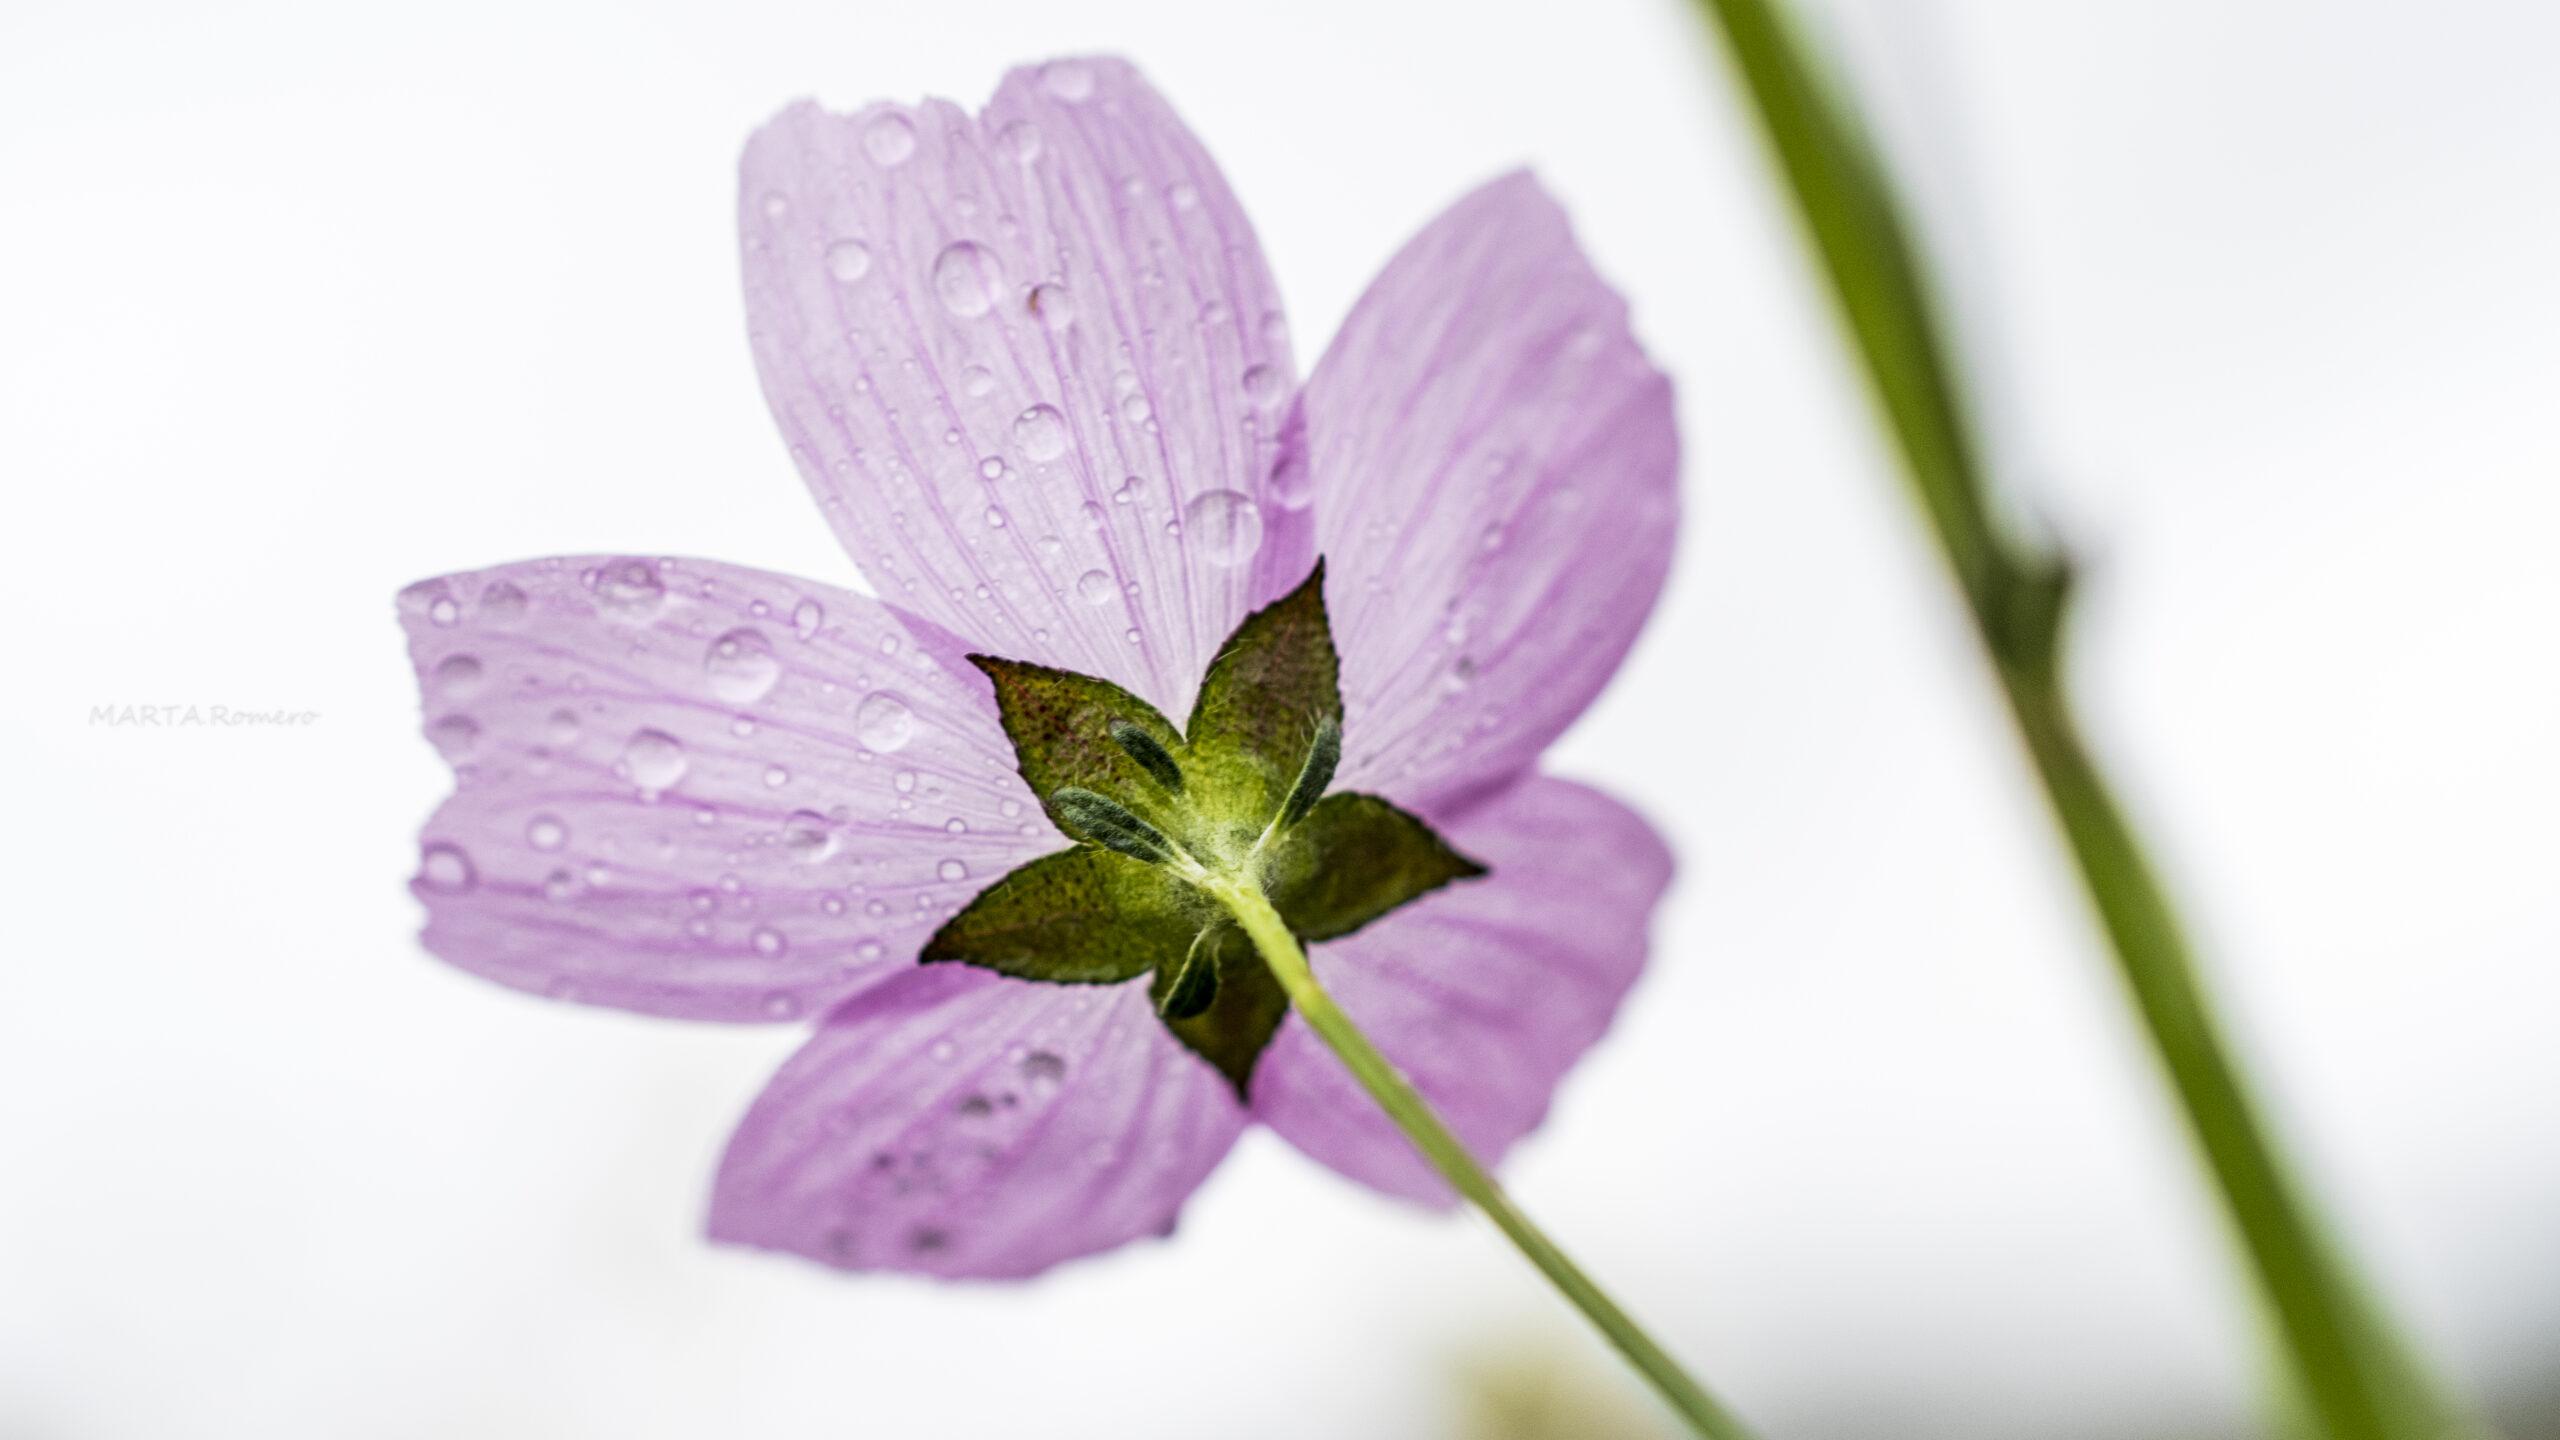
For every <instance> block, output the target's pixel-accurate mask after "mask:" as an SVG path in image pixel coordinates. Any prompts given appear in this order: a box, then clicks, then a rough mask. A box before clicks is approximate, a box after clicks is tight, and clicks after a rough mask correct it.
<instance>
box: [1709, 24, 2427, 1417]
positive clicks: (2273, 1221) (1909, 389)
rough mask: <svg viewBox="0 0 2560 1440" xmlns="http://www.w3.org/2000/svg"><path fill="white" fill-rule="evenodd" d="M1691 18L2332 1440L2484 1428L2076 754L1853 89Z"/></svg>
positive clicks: (2060, 565)
mask: <svg viewBox="0 0 2560 1440" xmlns="http://www.w3.org/2000/svg"><path fill="white" fill-rule="evenodd" d="M1697 3H1698V5H1699V8H1700V9H1701V10H1703V11H1704V12H1705V13H1706V15H1707V16H1708V18H1709V19H1710V20H1711V21H1712V22H1713V23H1714V25H1715V26H1716V28H1717V29H1718V31H1719V32H1720V33H1721V34H1722V36H1723V38H1724V41H1725V44H1726V48H1727V50H1728V51H1729V52H1730V54H1731V57H1732V60H1733V62H1734V67H1735V70H1736V72H1737V74H1738V75H1739V77H1740V80H1741V82H1742V87H1741V88H1742V91H1743V94H1744V96H1745V98H1746V99H1747V100H1748V101H1749V102H1750V103H1751V104H1752V106H1753V107H1754V108H1755V109H1756V111H1757V113H1758V116H1759V118H1760V120H1761V122H1762V124H1763V126H1764V128H1765V130H1766V133H1767V137H1768V139H1769V141H1770V146H1771V149H1772V151H1773V153H1774V158H1775V161H1776V164H1777V168H1778V171H1779V173H1780V175H1781V176H1782V177H1783V179H1784V181H1785V183H1786V185H1787V187H1788V189H1789V191H1790V192H1791V193H1792V195H1793V197H1794V200H1795V203H1796V206H1797V209H1798V211H1799V212H1800V216H1801V218H1802V220H1803V222H1804V227H1805V232H1806V236H1807V239H1808V241H1809V242H1810V245H1811V248H1812V250H1813V253H1814V257H1815V259H1816V260H1817V262H1818V263H1819V265H1820V268H1821V271H1822V274H1823V277H1824V278H1825V279H1826V280H1827V281H1828V282H1829V284H1830V286H1831V289H1832V291H1833V296H1834V298H1835V299H1836V300H1837V301H1838V302H1839V309H1840V314H1841V318H1842V319H1843V321H1844V322H1845V324H1846V327H1847V330H1848V337H1849V339H1850V340H1851V342H1852V343H1853V345H1854V346H1855V348H1856V350H1857V353H1858V356H1859V358H1860V359H1861V360H1862V361H1863V362H1864V365H1865V368H1866V372H1867V377H1868V379H1869V381H1870V382H1871V383H1872V385H1873V388H1874V391H1875V397H1876V401H1877V403H1878V406H1879V408H1880V409H1881V410H1882V411H1883V413H1884V418H1885V420H1886V422H1887V428H1888V430H1889V432H1890V434H1891V438H1892V440H1893V442H1894V444H1895V445H1896V446H1897V448H1898V449H1899V451H1900V457H1901V460H1902V463H1903V469H1904V473H1905V475H1906V476H1907V478H1908V480H1909V481H1910V484H1911V488H1912V491H1913V495H1914V498H1915V499H1917V500H1918V502H1919V504H1920V508H1921V511H1922V513H1923V514H1924V515H1926V517H1927V518H1928V521H1929V527H1930V531H1931V534H1932V535H1933V537H1934V538H1935V539H1936V541H1937V543H1938V547H1939V549H1940V550H1941V551H1942V552H1943V553H1944V555H1945V558H1946V561H1947V565H1948V568H1949V569H1950V570H1951V571H1952V572H1953V573H1954V576H1955V580H1956V584H1957V586H1958V588H1959V589H1961V590H1962V591H1963V594H1964V598H1965V602H1966V604H1967V606H1968V607H1969V608H1970V610H1971V612H1972V616H1973V621H1974V625H1975V628H1976V629H1977V630H1978V631H1979V633H1980V635H1981V638H1982V641H1983V645H1984V648H1985V649H1986V650H1987V651H1988V652H1989V654H1990V658H1991V661H1992V666H1993V669H1994V671H1995V673H1996V674H1997V675H1998V677H1999V681H2000V685H2001V689H2002V691H2003V693H2004V694H2005V695H2006V697H2007V699H2008V703H2009V711H2010V714H2011V715H2012V716H2013V717H2014V718H2015V720H2016V722H2017V726H2018V733H2019V736H2020V738H2021V740H2022V741H2023V742H2024V743H2025V746H2026V750H2027V754H2028V757H2029V758H2030V760H2031V761H2032V762H2033V764H2034V766H2035V771H2036V775H2037V777H2038V779H2039V780H2040V781H2041V782H2042V783H2043V786H2044V790H2045V795H2046V798H2047V799H2048V800H2049V801H2050V802H2051V804H2052V808H2053V812H2054V815H2055V817H2056V819H2057V820H2058V821H2059V823H2060V826H2061V830H2062V834H2063V837H2064V839H2065V840H2066V841H2067V842H2068V844H2069V847H2070V850H2071V854H2072V857H2073V859H2074V860H2075V861H2076V862H2077V864H2078V866H2079V870H2080V877H2081V880H2082V882H2083V884H2084V885H2085V886H2086V888H2087V890H2088V893H2089V898H2090V900H2091V902H2092V903H2093V905H2094V907H2095V909H2096V910H2097V913H2098V918H2099V920H2100V922H2101V923H2102V925H2103V926H2104V928H2105V930H2106V934H2107V939H2108V941H2109V942H2110V945H2111V947H2112V950H2113V952H2114V956H2115V961H2116V966H2117V969H2118V971H2119V972H2120V974H2121V976H2122V978H2123V981H2124V984H2125V987H2126V989H2127V991H2128V993H2129V995H2130V997H2131V999H2132V1002H2133V1008H2134V1010H2135V1012H2136V1013H2137V1014H2138V1015H2139V1016H2140V1017H2141V1021H2142V1024H2143V1027H2144V1029H2145V1031H2146V1033H2147V1034H2148V1035H2149V1037H2150V1040H2151V1045H2152V1048H2153V1049H2154V1050H2155V1051H2157V1052H2158V1054H2159V1057H2160V1061H2161V1063H2162V1065H2163V1066H2164V1068H2165V1069H2166V1070H2167V1072H2168V1077H2169V1080H2170V1084H2171V1087H2172V1089H2173V1090H2174V1091H2175V1093H2176V1095H2177V1098H2178V1102H2179V1104H2180V1105H2181V1106H2182V1107H2183V1108H2184V1110H2185V1112H2186V1117H2187V1122H2188V1125H2189V1127H2190V1129H2191V1130H2192V1132H2193V1134H2194V1136H2195V1139H2196V1142H2197V1145H2198V1148H2199V1149H2200V1150H2201V1151H2202V1152H2203V1155H2204V1158H2205V1161H2206V1163H2207V1165H2208V1167H2209V1168H2210V1170H2211V1172H2212V1175H2213V1178H2214V1180H2215V1181H2216V1182H2217V1184H2218V1185H2219V1186H2220V1188H2221V1191H2222V1199H2223V1203H2224V1206H2225V1208H2226V1210H2227V1211H2228V1213H2229V1215H2230V1218H2231V1222H2232V1225H2233V1227H2234V1229H2235V1230H2236V1231H2237V1232H2238V1234H2239V1237H2240V1241H2241V1245H2242V1247H2243V1249H2244V1250H2245V1251H2246V1252H2247V1255H2248V1258H2249V1260H2250V1263H2251V1264H2252V1265H2253V1267H2254V1268H2255V1270H2256V1274H2257V1280H2258V1285H2259V1288H2260V1290H2261V1291H2262V1293H2263V1294H2264V1296H2265V1298H2266V1301H2267V1303H2268V1306H2269V1308H2270V1310H2271V1311H2272V1312H2273V1315H2274V1318H2275V1321H2276V1328H2277V1330H2278V1331H2279V1332H2280V1334H2281V1337H2282V1340H2283V1345H2284V1350H2285V1352H2286V1354H2287V1355H2288V1356H2289V1358H2290V1361H2291V1367H2292V1370H2293V1373H2294V1376H2295V1379H2296V1380H2297V1381H2298V1383H2299V1385H2300V1388H2301V1393H2302V1396H2303V1398H2304V1399H2305V1400H2306V1401H2307V1402H2308V1406H2309V1410H2310V1413H2311V1415H2312V1416H2313V1417H2314V1418H2315V1419H2316V1421H2317V1422H2318V1425H2319V1428H2320V1430H2321V1431H2322V1432H2323V1433H2324V1434H2326V1435H2328V1436H2330V1437H2332V1440H2444V1437H2447V1436H2451V1435H2456V1434H2467V1433H2476V1432H2472V1431H2469V1430H2467V1429H2465V1428H2464V1422H2463V1421H2462V1420H2461V1418H2460V1417H2461V1411H2460V1410H2459V1409H2458V1408H2457V1407H2456V1406H2454V1405H2453V1404H2452V1403H2450V1401H2449V1400H2448V1399H2447V1398H2446V1397H2445V1395H2444V1394H2443V1392H2442V1391H2440V1390H2439V1389H2438V1388H2437V1386H2436V1384H2435V1382H2434V1381H2433V1380H2432V1378H2431V1377H2430V1376H2429V1374H2428V1372H2427V1370H2426V1368H2425V1367H2424V1366H2423V1365H2422V1364H2421V1363H2419V1361H2418V1359H2417V1358H2416V1356H2415V1355H2414V1354H2413V1353H2411V1352H2410V1350H2409V1349H2408V1348H2407V1347H2406V1345H2405V1344H2404V1343H2403V1342H2402V1341H2401V1340H2400V1338H2399V1335H2398V1332H2397V1330H2396V1329H2395V1328H2394V1327H2393V1326H2392V1325H2390V1324H2389V1323H2387V1321H2386V1320H2385V1319H2384V1317H2383V1316H2382V1314H2381V1313H2380V1312H2379V1310H2378V1309H2377V1308H2375V1306H2374V1304H2373V1302H2372V1301H2371V1300H2370V1298H2369V1297H2368V1296H2367V1294H2366V1292H2365V1291H2364V1290H2363V1288H2362V1287H2361V1286H2360V1285H2358V1284H2357V1282H2356V1280H2355V1278H2354V1270H2353V1267H2351V1266H2350V1265H2349V1264H2347V1262H2346V1261H2345V1260H2344V1259H2343V1258H2342V1257H2341V1255H2340V1254H2339V1253H2338V1252H2337V1250H2336V1249H2334V1248H2333V1246H2332V1244H2331V1242H2330V1240H2329V1238H2328V1237H2327V1236H2326V1235H2325V1234H2324V1233H2323V1231H2322V1229H2321V1228H2320V1226H2319V1225H2318V1224H2317V1223H2316V1222H2315V1220H2314V1218H2313V1212H2312V1208H2311V1206H2310V1205H2309V1204H2308V1203H2307V1201H2306V1199H2305V1197H2304V1195H2303V1194H2302V1192H2301V1191H2300V1190H2299V1189H2298V1188H2297V1186H2296V1184H2295V1182H2294V1181H2293V1179H2292V1178H2291V1176H2290V1175H2288V1173H2287V1172H2286V1170H2285V1167H2284V1165H2283V1164H2282V1162H2281V1160H2280V1159H2279V1156H2278V1152H2277V1149H2276V1146H2275V1145H2274V1143H2273V1142H2272V1141H2271V1140H2270V1138H2269V1135H2268V1130H2267V1127H2266V1124H2265V1122H2264V1121H2263V1120H2262V1119H2261V1118H2260V1115H2259V1111H2258V1107H2257V1105H2256V1104H2255V1103H2254V1102H2253V1101H2252V1099H2251V1098H2250V1095H2249V1090H2248V1087H2247V1085H2246V1084H2245V1083H2244V1081H2243V1078H2242V1075H2241V1071H2240V1067H2239V1065H2238V1063H2237V1062H2236V1061H2235V1060H2234V1059H2233V1058H2232V1054H2231V1050H2230V1047H2229V1046H2228V1044H2227V1043H2226V1042H2225V1040H2224V1038H2223V1035H2222V1030H2221V1027H2220V1026H2219V1024H2217V1023H2216V1021H2215V1019H2214V1015H2213V1011H2212V1007H2211V1006H2210V1004H2209V1003H2208V1002H2207V1000H2206V997H2205V993H2204V987H2203V985H2202V984H2201V983H2200V981H2199V978H2198V976H2197V973H2196V967H2195V963H2194V960H2193V959H2192V958H2191V956H2190V953H2189V951H2188V948H2187V943H2186V940H2185V939H2184V938H2183V936H2182V934H2181V933H2180V927H2179V925H2178V921H2177V917H2176V915H2175V914H2174V912H2173V911H2172V910H2171V908H2170V905H2169V901H2168V898H2167V895H2166V894H2165V892H2164V891H2163V889H2162V887H2161V885H2160V882H2159V879H2158V878H2157V876H2156V875H2155V874H2154V872H2153V870H2152V867H2151V865H2150V863H2149V861H2148V860H2146V859H2145V857H2144V854H2143V849H2142V845H2141V843H2140V841H2139V840H2138V839H2136V837H2135V835H2134V833H2133V828H2132V826H2131V825H2130V824H2129V823H2128V822H2127V820H2126V818H2125V815H2124V812H2123V810H2122V809H2121V808H2120V807H2119V806H2118V804H2117V803H2116V800H2115V797H2114V795H2113V794H2112V793H2111V791H2110V789H2109V787H2108V785H2107V782H2106V778H2105V776H2104V775H2103V774H2101V773H2100V771H2099V768H2098V764H2097V762H2096V760H2095V759H2094V758H2093V757H2092V756H2091V755H2090V753H2089V749H2088V747H2087V745H2086V744H2084V743H2083V741H2082V739H2081V736H2080V730H2079V725H2078V722H2077V721H2076V719H2075V718H2074V716H2073V713H2072V708H2071V704H2070V697H2069V694H2068V692H2067V689H2066V686H2065V684H2064V679H2063V675H2064V670H2063V664H2062V637H2063V620H2064V612H2065V610H2066V609H2067V606H2068V601H2069V598H2070V567H2069V565H2068V563H2067V560H2066V559H2065V557H2062V556H2060V555H2056V554H2053V553H2051V552H2050V551H2049V550H2047V549H2046V548H2044V547H2041V546H2038V545H2035V544H2031V543H2029V542H2028V541H2026V540H2024V539H2022V538H2021V537H2020V536H2018V535H2017V534H2015V533H2014V532H2013V531H2011V530H2010V529H2008V528H2006V527H2005V526H2003V525H2002V524H2001V523H2000V520H1999V515H1998V512H1997V510H1996V508H1995V505H1994V496H1993V492H1992V489H1991V486H1990V483H1989V479H1988V477H1987V475H1986V473H1985V470H1984V467H1983V465H1982V463H1981V458H1980V451H1979V448H1978V447H1977V445H1976V443H1975V434H1974V431H1973V428H1972V426H1971V424H1970V417H1969V415H1968V413H1967V410H1966V406H1965V401H1964V397H1963V393H1962V386H1961V385H1960V383H1959V380H1960V376H1959V373H1958V371H1957V368H1956V366H1955V364H1954V356H1953V351H1952V349H1951V347H1950V346H1949V345H1948V344H1947V343H1946V341H1945V339H1944V336H1943V334H1942V332H1941V329H1940V326H1939V324H1938V318H1937V314H1936V310H1935V307H1934V305H1933V303H1932V297H1931V295H1930V292H1929V289H1928V286H1927V283H1926V279H1927V276H1926V271H1925V269H1924V267H1923V265H1922V263H1921V259H1920V255H1919V252H1918V250H1917V248H1916V247H1915V246H1914V245H1913V244H1912V243H1911V241H1910V238H1909V230H1908V228H1907V227H1906V226H1905V224H1904V222H1903V220H1902V216H1901V213H1900V210H1899V208H1898V205H1897V202H1896V199H1895V196H1894V194H1893V191H1892V187H1891V185H1890V183H1889V182H1888V178H1887V176H1886V173H1885V169H1884V166H1883V164H1882V163H1881V162H1880V161H1879V160H1878V159H1877V158H1876V156H1875V154H1874V153H1873V151H1872V150H1871V148H1870V147H1869V145H1868V143H1867V140H1866V137H1865V135H1864V134H1863V132H1862V130H1861V128H1860V126H1859V122H1858V120H1857V117H1856V113H1855V111H1854V109H1853V108H1852V106H1851V104H1850V102H1849V100H1848V99H1847V97H1846V93H1845V91H1843V90H1842V89H1840V88H1839V86H1838V83H1837V78H1836V77H1834V76H1830V75H1827V74H1825V73H1824V72H1823V71H1822V70H1821V69H1820V68H1819V67H1818V66H1817V64H1816V63H1815V61H1814V60H1813V58H1812V57H1811V54H1810V52H1809V51H1808V50H1807V49H1806V48H1805V46H1804V44H1803V42H1802V40H1801V39H1800V37H1799V36H1798V35H1797V34H1796V33H1795V31H1794V28H1793V26H1792V24H1791V22H1790V21H1789V19H1788V17H1787V16H1786V15H1785V14H1784V13H1782V9H1781V5H1782V0H1697Z"/></svg>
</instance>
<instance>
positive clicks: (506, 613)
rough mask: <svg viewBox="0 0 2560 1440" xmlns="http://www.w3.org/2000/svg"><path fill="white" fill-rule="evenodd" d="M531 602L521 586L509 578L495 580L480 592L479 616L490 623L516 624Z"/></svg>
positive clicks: (522, 617)
mask: <svg viewBox="0 0 2560 1440" xmlns="http://www.w3.org/2000/svg"><path fill="white" fill-rule="evenodd" d="M531 603H532V602H531V601H529V600H528V599H527V598H526V597H525V593H524V587H523V586H521V585H518V584H516V583H515V582H513V581H511V580H500V581H496V582H494V583H493V584H491V585H490V586H489V588H488V589H486V590H483V591H481V592H480V618H481V619H483V620H485V621H487V622H489V623H490V624H492V625H514V624H518V623H521V622H522V621H523V619H524V612H525V610H526V609H527V608H528V607H529V606H530V605H531Z"/></svg>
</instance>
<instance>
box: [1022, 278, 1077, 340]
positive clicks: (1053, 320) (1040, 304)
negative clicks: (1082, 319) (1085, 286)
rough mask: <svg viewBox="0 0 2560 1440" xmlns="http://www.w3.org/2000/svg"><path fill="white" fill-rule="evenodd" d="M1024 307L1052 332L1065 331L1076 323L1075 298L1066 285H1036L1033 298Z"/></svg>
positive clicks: (1032, 288)
mask: <svg viewBox="0 0 2560 1440" xmlns="http://www.w3.org/2000/svg"><path fill="white" fill-rule="evenodd" d="M1023 307H1024V308H1025V309H1027V310H1029V311H1030V312H1031V313H1032V314H1033V315H1035V316H1037V317H1039V320H1040V323H1041V324H1043V325H1046V326H1048V327H1049V328H1050V329H1052V330H1064V329H1066V328H1067V327H1068V326H1070V325H1073V324H1074V323H1076V302H1075V297H1074V296H1072V295H1069V294H1068V293H1067V287H1066V286H1064V285H1034V286H1032V287H1031V298H1030V299H1028V300H1026V301H1024V302H1023Z"/></svg>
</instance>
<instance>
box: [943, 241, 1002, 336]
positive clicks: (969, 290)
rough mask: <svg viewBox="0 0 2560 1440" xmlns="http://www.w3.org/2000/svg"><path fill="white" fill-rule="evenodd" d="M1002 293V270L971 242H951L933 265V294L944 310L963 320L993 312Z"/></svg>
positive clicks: (983, 247)
mask: <svg viewBox="0 0 2560 1440" xmlns="http://www.w3.org/2000/svg"><path fill="white" fill-rule="evenodd" d="M1003 291H1004V271H1003V269H1002V268H1001V267H999V266H998V265H997V264H996V257H995V256H993V255H991V254H989V253H987V250H986V247H985V246H982V245H980V244H978V243H977V242H976V241H974V240H960V241H955V242H953V243H952V244H950V245H948V246H946V247H944V249H943V252H942V254H941V255H939V256H937V257H936V258H935V260H934V262H933V293H934V294H935V295H937V296H940V297H941V299H942V305H943V308H944V309H946V310H949V311H950V312H951V313H952V314H954V315H957V316H960V317H961V318H963V319H969V318H974V317H976V316H979V315H984V314H986V313H987V312H988V311H989V310H992V309H994V308H995V304H996V300H997V298H998V297H999V296H1000V295H1001V294H1002V293H1003Z"/></svg>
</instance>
